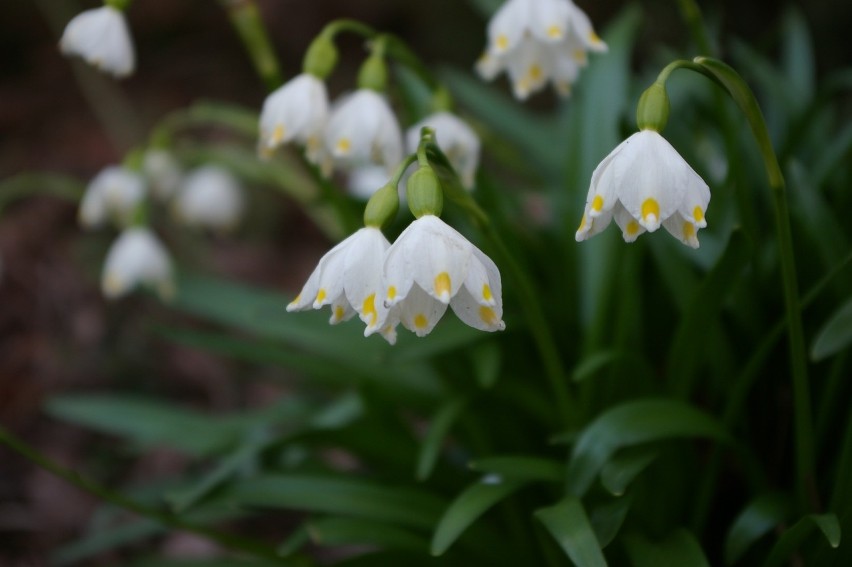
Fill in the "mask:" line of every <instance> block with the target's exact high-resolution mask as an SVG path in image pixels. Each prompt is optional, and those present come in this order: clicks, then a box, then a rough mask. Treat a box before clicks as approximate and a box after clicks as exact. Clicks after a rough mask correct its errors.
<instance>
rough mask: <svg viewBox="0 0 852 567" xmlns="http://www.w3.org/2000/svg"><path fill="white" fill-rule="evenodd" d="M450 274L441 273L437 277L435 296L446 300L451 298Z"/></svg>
mask: <svg viewBox="0 0 852 567" xmlns="http://www.w3.org/2000/svg"><path fill="white" fill-rule="evenodd" d="M451 287H452V286H451V284H450V274H448V273H447V272H441V273H440V274H438V275H437V276H435V295H437V296H438V297H440V298H442V299H444V298H445V297H446V299H449V298H450V288H451Z"/></svg>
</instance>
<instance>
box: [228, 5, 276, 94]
mask: <svg viewBox="0 0 852 567" xmlns="http://www.w3.org/2000/svg"><path fill="white" fill-rule="evenodd" d="M219 2H220V3H221V4H222V6H223V7H224V8H225V10H226V11H227V12H228V17H229V18H230V19H231V24H233V26H234V28H235V29H236V30H237V34H238V35H239V36H240V39H241V40H242V42H243V45H244V46H245V48H246V50H247V51H248V53H249V55H250V56H251V59H252V62H253V63H254V68H255V70H256V71H257V74H258V75H260V77H261V79H263V82H264V83H266V87H267V88H268V89H269V90H273V89H275V88H277V87H278V86H279V85H280V84H281V83H282V81H283V79H282V75H281V69H280V67H279V65H278V58H277V57H276V56H275V51H274V50H273V49H272V42H271V41H270V40H269V35H268V34H267V33H266V27H265V26H264V25H263V18H262V17H261V15H260V10H258V8H257V4H256V3H255V1H254V0H219Z"/></svg>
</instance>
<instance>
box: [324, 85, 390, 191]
mask: <svg viewBox="0 0 852 567" xmlns="http://www.w3.org/2000/svg"><path fill="white" fill-rule="evenodd" d="M325 149H326V151H327V152H328V153H329V154H330V155H331V157H332V158H333V159H334V161H335V162H336V163H338V164H340V165H343V166H346V167H348V168H352V167H357V166H363V165H366V164H369V163H373V164H381V165H383V166H385V168H386V169H387V171H388V173H389V174H390V173H392V172H393V169H394V168H395V167H396V166H397V165H398V164H399V162H400V161H401V160H402V131H401V130H400V127H399V122H398V121H397V119H396V116H395V115H394V113H393V111H392V110H391V108H390V106H388V103H387V101H386V100H385V98H384V97H383V96H382V95H380V94H379V93H377V92H375V91H372V90H370V89H359V90H357V91H355V92H354V93H352V94H350V95H348V96H347V97H345V98H344V99H342V100H341V101H339V102H338V103H337V104H336V105H335V107H334V108H333V109H332V111H331V117H330V118H329V120H328V126H327V128H326V130H325Z"/></svg>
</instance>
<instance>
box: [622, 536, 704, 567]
mask: <svg viewBox="0 0 852 567" xmlns="http://www.w3.org/2000/svg"><path fill="white" fill-rule="evenodd" d="M624 543H625V549H626V550H627V555H628V556H630V560H631V563H632V564H633V566H634V567H659V566H660V565H677V566H678V567H709V566H710V563H709V562H708V561H707V557H706V556H705V555H704V551H703V550H702V549H701V546H700V545H699V544H698V541H697V540H696V539H695V536H693V535H692V534H691V533H690V532H689V531H687V530H685V529H683V528H681V529H677V530H675V531H674V532H672V533H671V534H670V535H669V536H668V537H667V538H666V539H664V540H663V541H660V542H651V541H648V540H647V539H645V538H644V537H642V536H638V535H633V536H628V537H626V538H624Z"/></svg>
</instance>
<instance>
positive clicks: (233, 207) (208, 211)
mask: <svg viewBox="0 0 852 567" xmlns="http://www.w3.org/2000/svg"><path fill="white" fill-rule="evenodd" d="M243 208H244V204H243V191H242V188H241V186H240V184H239V182H238V181H237V180H236V179H235V178H234V176H233V175H231V174H230V172H228V170H226V169H224V168H222V167H219V166H217V165H204V166H201V167H198V168H196V169H194V170H193V171H191V172H190V173H189V174H187V176H186V179H184V182H183V186H182V187H181V188H180V190H179V192H178V194H177V195H176V196H175V199H174V201H173V202H172V212H173V213H174V215H175V216H176V217H177V218H178V219H179V220H180V221H182V222H184V223H186V224H188V225H190V226H202V227H207V228H212V229H215V230H231V229H233V228H235V227H236V226H237V224H238V223H239V221H240V218H241V217H242V214H243Z"/></svg>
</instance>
